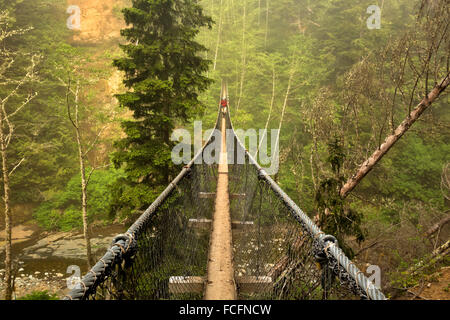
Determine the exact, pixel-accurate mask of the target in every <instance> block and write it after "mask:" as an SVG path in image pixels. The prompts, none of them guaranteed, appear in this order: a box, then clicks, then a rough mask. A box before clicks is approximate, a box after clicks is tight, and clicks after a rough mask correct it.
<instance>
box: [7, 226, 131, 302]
mask: <svg viewBox="0 0 450 320" xmlns="http://www.w3.org/2000/svg"><path fill="white" fill-rule="evenodd" d="M30 230H32V232H31V231H30ZM14 231H23V232H21V233H14ZM123 231H124V226H122V225H110V226H102V227H96V228H94V230H92V235H93V236H92V239H91V246H92V252H93V254H94V256H95V257H96V259H98V258H100V257H101V256H102V255H103V254H104V253H105V251H106V249H107V248H108V247H109V246H110V244H111V241H112V239H113V238H114V236H116V235H117V234H119V233H122V232H123ZM0 237H1V234H0ZM13 237H14V238H15V240H14V241H13V257H14V259H15V260H16V261H18V262H17V263H16V267H15V271H14V274H15V297H16V298H19V297H22V296H24V295H26V294H30V293H32V292H33V291H44V290H46V291H48V293H50V294H56V295H58V296H59V297H63V296H64V295H66V294H67V292H68V291H69V289H68V286H67V279H68V278H70V277H72V276H74V275H75V274H74V269H77V270H79V272H80V275H81V276H82V275H83V274H85V273H86V272H87V267H86V249H85V241H84V237H83V234H82V233H81V232H79V231H77V232H75V231H74V232H55V233H47V232H45V233H44V232H41V231H40V230H38V229H36V228H29V227H24V226H17V227H15V230H13ZM17 237H19V238H20V239H19V238H17ZM0 240H1V238H0ZM3 251H4V245H2V246H1V247H0V255H1V254H2V252H3ZM3 277H4V266H3V258H2V259H1V261H0V280H3ZM2 291H3V281H1V283H0V292H2Z"/></svg>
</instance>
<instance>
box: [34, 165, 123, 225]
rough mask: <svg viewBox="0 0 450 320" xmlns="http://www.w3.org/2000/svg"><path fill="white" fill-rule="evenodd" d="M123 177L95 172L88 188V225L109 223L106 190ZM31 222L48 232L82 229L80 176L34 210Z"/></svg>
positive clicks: (107, 192)
mask: <svg viewBox="0 0 450 320" xmlns="http://www.w3.org/2000/svg"><path fill="white" fill-rule="evenodd" d="M123 176H124V174H123V172H122V171H121V170H115V169H110V170H102V171H94V173H93V174H92V176H91V179H90V181H89V185H88V188H87V191H88V220H89V222H93V221H105V222H106V221H108V208H109V203H110V201H111V195H110V192H109V190H110V188H111V186H112V185H113V184H114V183H115V182H116V181H117V180H118V179H121V178H123ZM34 218H35V219H36V220H37V221H38V223H39V224H40V225H41V226H42V227H44V228H45V229H48V230H63V231H68V230H71V229H75V228H80V227H82V225H83V224H82V219H81V178H80V176H79V175H75V176H74V177H72V179H70V180H69V182H68V183H67V185H66V187H65V189H63V190H61V191H59V192H56V193H55V194H53V196H52V197H51V198H50V199H49V200H47V201H44V202H43V203H42V204H41V205H40V206H39V207H38V208H37V209H36V211H35V213H34Z"/></svg>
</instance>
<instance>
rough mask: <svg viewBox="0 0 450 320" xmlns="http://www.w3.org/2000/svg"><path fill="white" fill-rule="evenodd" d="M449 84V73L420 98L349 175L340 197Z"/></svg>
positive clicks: (352, 186)
mask: <svg viewBox="0 0 450 320" xmlns="http://www.w3.org/2000/svg"><path fill="white" fill-rule="evenodd" d="M449 84H450V73H448V74H447V76H446V77H445V78H444V79H442V81H441V82H439V83H438V84H436V86H435V87H434V88H433V90H431V92H430V93H429V94H428V95H427V96H426V97H424V98H423V99H422V101H421V102H420V103H419V105H418V106H417V107H416V108H415V109H414V110H413V111H411V112H410V113H409V114H408V116H407V117H406V119H405V120H403V122H402V123H401V124H400V125H399V126H398V127H397V129H395V131H394V133H393V134H391V135H389V136H388V137H387V138H386V139H385V140H384V142H383V144H381V146H380V147H379V148H378V149H377V150H375V152H373V153H372V155H371V156H370V157H369V158H368V159H367V160H366V161H364V163H363V164H362V165H361V166H360V167H359V169H358V170H357V171H356V173H355V174H354V175H353V176H352V177H350V178H349V179H348V180H347V182H346V183H345V184H344V185H343V186H342V188H341V189H340V192H339V193H340V196H341V198H342V199H344V198H346V197H347V196H348V195H349V193H350V192H352V190H353V189H354V188H355V187H356V186H357V185H358V184H359V183H360V182H361V180H362V179H363V178H364V177H365V176H366V175H367V174H368V173H369V172H370V171H371V170H372V169H373V168H374V166H375V165H376V164H377V163H378V162H379V161H380V160H381V158H383V156H384V155H385V154H386V153H387V152H388V151H389V150H390V149H391V148H392V146H393V145H394V144H395V143H396V142H397V141H398V140H399V139H400V138H401V137H402V136H403V135H404V134H405V132H406V131H408V129H409V128H410V127H411V126H412V125H413V124H414V122H416V121H417V119H419V117H420V116H421V115H422V113H423V112H424V111H425V110H427V109H428V108H429V107H430V106H431V104H432V103H433V102H434V101H436V99H438V98H439V96H440V95H441V94H442V92H444V91H445V89H446V88H447V87H448V85H449Z"/></svg>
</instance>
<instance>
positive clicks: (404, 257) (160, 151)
mask: <svg viewBox="0 0 450 320" xmlns="http://www.w3.org/2000/svg"><path fill="white" fill-rule="evenodd" d="M112 2H114V3H115V4H116V3H117V4H116V5H117V8H116V10H115V11H116V15H117V17H118V18H120V19H121V20H125V21H126V22H127V23H130V24H132V25H133V26H131V25H130V26H129V29H125V30H124V31H123V32H122V35H123V37H122V38H121V39H115V40H114V41H112V42H111V43H97V44H89V45H88V44H80V43H76V42H74V41H73V40H72V37H73V35H74V34H77V33H76V31H73V30H69V29H67V27H66V20H67V18H68V15H67V13H66V9H67V2H66V1H62V0H57V1H52V0H16V1H2V0H0V12H1V13H0V28H1V32H2V34H1V38H0V42H1V44H2V49H1V52H0V54H1V56H0V59H1V61H0V68H1V69H0V78H1V79H0V102H2V106H4V108H3V109H2V110H0V111H1V112H0V113H1V121H0V127H1V128H0V144H1V145H2V150H1V151H2V155H3V156H4V159H7V161H6V164H7V165H6V166H3V178H2V184H1V185H0V189H1V193H2V195H4V202H5V203H4V204H2V212H1V214H0V217H1V218H2V219H1V220H0V227H1V229H3V228H4V227H6V228H7V229H9V228H10V227H11V226H14V225H17V224H19V223H23V222H25V221H28V220H30V219H32V220H33V221H34V222H37V223H38V224H39V226H40V227H41V228H43V229H45V230H49V231H59V230H64V231H67V230H81V229H82V228H83V225H84V227H85V233H86V234H87V230H86V226H87V225H88V224H89V225H91V224H95V223H111V222H112V221H116V222H123V221H127V223H130V222H132V221H133V219H134V218H135V217H136V215H138V214H139V213H140V212H142V210H143V209H145V207H146V206H147V205H148V204H149V203H151V202H152V201H153V200H154V199H155V198H156V197H157V196H158V194H159V193H160V191H162V190H163V189H164V188H165V186H166V185H167V183H168V182H169V181H170V178H171V177H173V175H174V174H176V173H177V169H178V168H177V167H175V166H173V165H172V164H171V163H168V161H170V149H171V146H172V145H173V142H171V141H170V140H169V137H170V133H171V131H172V130H173V129H174V128H178V127H185V128H188V129H192V126H193V121H195V120H202V121H203V128H204V129H207V128H211V127H213V124H214V123H215V121H216V117H217V104H218V97H219V93H220V86H221V81H222V80H224V81H226V82H227V83H228V88H229V97H230V112H231V118H232V121H233V124H234V126H235V127H236V128H242V129H245V130H246V129H249V128H255V129H264V128H267V129H272V128H278V127H280V128H281V133H280V166H279V167H280V170H279V172H278V173H277V174H276V175H275V176H274V178H275V180H276V181H277V183H279V185H280V186H281V188H283V190H285V191H286V193H288V194H289V196H290V197H291V198H292V199H293V200H294V201H295V202H296V203H298V205H299V206H300V207H301V208H302V210H304V211H305V213H307V214H308V215H309V216H310V217H311V218H313V219H315V221H316V222H317V223H318V224H319V225H320V226H321V228H322V229H324V231H325V232H326V233H330V234H334V235H336V236H337V238H338V240H339V243H340V244H341V247H342V248H344V250H345V252H346V253H347V254H348V255H350V256H351V257H353V258H354V259H355V261H356V262H358V263H361V264H364V265H365V264H376V265H379V266H380V267H381V268H382V270H383V277H382V285H383V286H384V287H386V288H389V289H390V290H392V292H397V291H395V290H397V289H399V290H403V289H404V288H406V287H407V286H408V285H412V284H414V283H417V281H418V280H417V279H416V278H413V277H410V276H409V275H410V274H411V272H410V273H409V274H408V276H405V275H404V274H402V273H401V272H403V271H405V270H408V268H410V267H411V265H413V264H414V263H415V262H417V261H419V260H427V259H428V260H429V258H430V255H432V252H433V250H438V249H439V248H441V249H442V250H441V251H439V254H437V256H442V258H440V260H439V263H442V262H443V263H444V264H445V265H448V247H445V244H446V243H448V237H449V234H450V232H449V226H450V224H449V223H448V222H449V218H448V217H449V204H450V203H449V201H450V200H449V199H450V196H449V193H450V183H449V181H450V178H449V177H450V167H449V163H450V156H449V155H450V146H449V143H448V142H449V141H450V130H449V120H450V113H449V98H448V91H449V89H448V88H447V87H448V85H449V70H450V69H449V68H450V26H449V24H450V6H449V4H448V1H446V0H415V1H411V0H391V1H384V0H373V1H368V0H240V1H232V0H201V1H198V5H199V6H201V8H200V7H197V1H175V0H174V2H175V3H177V4H179V5H180V6H181V4H183V5H184V6H186V7H183V10H181V9H179V10H178V11H171V10H169V9H167V8H166V9H167V10H166V11H167V12H165V11H164V10H162V11H161V12H164V15H163V16H153V15H152V14H151V13H152V12H153V11H152V10H156V9H155V8H154V7H152V6H154V5H155V3H156V2H157V1H144V0H140V1H133V3H135V8H131V5H132V3H131V2H130V1H128V2H127V1H112ZM373 5H375V6H377V8H379V10H380V11H379V13H380V18H381V20H380V25H379V28H373V27H369V25H370V24H371V23H373V14H374V12H375V11H371V10H368V8H369V7H370V6H373ZM124 6H125V7H128V9H126V10H125V11H124V12H121V9H122V8H123V7H124ZM180 8H181V7H180ZM160 9H161V8H158V10H160ZM208 17H211V18H212V21H213V23H212V22H211V21H210V20H209V18H208ZM169 18H170V19H169ZM177 19H180V21H178V20H177ZM168 20H170V21H171V22H173V24H171V25H172V26H174V27H175V29H176V32H175V31H174V33H173V34H172V35H171V37H166V36H165V34H166V32H167V30H166V29H164V28H162V27H161V28H160V26H161V25H163V24H162V22H167V21H168ZM149 21H151V22H154V28H153V29H152V30H151V31H152V33H151V32H149V29H148V28H147V27H146V26H147V25H146V24H147V23H149ZM105 23H107V21H105ZM152 25H153V24H152ZM210 25H211V28H209V26H210ZM8 30H16V31H17V32H14V34H12V35H11V36H8V37H4V35H5V32H8ZM146 32H148V34H152V35H155V34H157V35H159V37H156V38H151V37H150V36H149V37H147V36H148V34H147V33H146ZM181 36H184V37H185V38H183V39H185V42H183V41H184V40H183V41H181V40H180V39H179V38H180V37H181ZM175 40H176V41H175ZM119 43H120V44H121V46H119ZM155 46H157V47H158V50H156V49H155ZM204 49H206V50H204ZM152 50H155V51H152ZM159 56H163V57H164V58H163V59H161V60H158V59H157V57H159ZM149 61H151V63H150V62H149ZM208 61H209V62H208ZM30 63H31V64H32V65H33V71H32V73H29V72H30ZM113 64H114V65H113ZM187 65H189V68H187ZM116 70H119V71H120V79H119V80H120V81H118V82H119V83H121V80H122V79H125V83H124V85H123V86H122V85H121V86H120V89H119V90H117V92H115V93H120V94H119V95H117V96H116V97H117V101H116V98H115V96H114V94H110V93H109V92H108V91H107V90H105V88H104V85H103V84H102V81H103V80H104V79H109V78H110V77H111V76H112V74H113V73H114V72H116ZM27 75H29V77H28V78H29V79H28V80H30V81H28V80H27V81H24V82H23V83H22V84H21V85H20V86H19V89H20V90H17V91H16V92H15V93H14V95H13V96H14V97H12V98H11V99H10V100H9V101H6V102H8V103H6V102H5V103H4V104H3V101H4V99H5V97H8V94H10V93H11V92H12V91H14V88H15V87H16V86H17V84H19V83H20V82H21V81H22V79H25V78H27ZM31 75H32V76H33V77H31ZM31 78H33V79H32V80H33V81H31ZM208 78H209V79H212V80H213V82H211V83H210V82H209V80H208ZM69 79H71V86H70V87H69ZM174 79H175V80H174ZM172 80H173V81H172ZM177 81H178V82H177ZM77 83H79V88H80V94H79V97H77V101H76V102H77V103H78V104H79V110H82V111H80V113H79V114H78V116H79V118H78V121H79V122H78V124H77V125H75V127H74V126H73V125H72V123H71V121H70V119H69V118H68V112H67V106H68V105H67V103H69V105H70V106H72V108H73V107H74V106H75V105H74V103H75V95H74V93H75V90H76V87H77ZM208 84H210V86H209V87H208ZM68 87H69V90H71V91H69V99H67V98H68ZM104 95H109V96H110V98H109V99H110V100H108V99H106V100H105V99H103V98H104ZM102 97H103V98H102ZM24 103H25V104H26V106H25V105H24V106H22V105H23V104H24ZM119 105H120V106H122V107H124V108H120V107H119ZM19 109H20V110H19ZM17 110H19V111H20V112H19V111H17ZM130 110H131V111H130ZM16 111H17V112H16ZM69 111H70V110H69ZM73 112H74V109H72V110H71V111H70V114H72V115H74V113H73ZM130 112H131V113H130ZM11 114H13V116H11V117H10V116H8V115H11ZM9 120H10V125H8V121H9ZM72 120H73V118H72ZM2 121H3V122H2ZM105 125H107V127H106V128H105ZM74 128H75V130H80V132H82V135H81V136H80V137H79V139H78V140H77V139H76V138H75V133H76V132H75V131H74ZM77 128H78V129H77ZM103 128H105V129H103ZM11 129H13V134H11V135H10V136H9V137H8V132H11ZM3 130H6V131H5V132H3ZM269 131H270V130H269ZM2 132H3V133H2ZM269 141H270V137H269ZM5 143H6V144H7V146H6V145H5ZM92 145H94V147H91V146H92ZM80 146H82V147H81V153H80ZM83 149H84V150H83ZM80 154H81V157H80V156H79V155H80ZM81 163H82V164H83V166H85V167H84V168H81V171H80V164H81ZM110 164H111V165H110ZM112 164H114V165H112ZM108 165H109V166H108ZM94 169H96V170H94ZM83 171H85V174H84V175H83V174H81V175H80V172H81V173H83ZM91 174H92V175H91ZM83 176H84V178H83ZM87 177H90V178H91V180H90V183H89V184H87V183H86V178H87ZM5 178H6V179H5ZM8 178H9V179H8ZM83 181H84V182H83ZM83 193H85V194H87V197H86V199H87V200H86V201H85V202H84V207H83V205H82V201H81V200H82V194H83ZM6 194H8V195H6ZM21 205H28V206H30V208H29V209H28V212H26V213H23V212H21V210H20V209H18V208H19V207H20V206H21ZM3 211H4V212H3ZM5 214H6V217H5ZM83 215H84V217H85V219H84V221H83V219H82V217H83ZM5 218H6V219H5ZM9 218H12V220H11V219H9ZM8 219H9V220H8ZM8 224H9V225H8ZM87 238H88V237H87ZM5 240H7V239H5ZM6 242H8V240H7V241H6ZM436 252H437V251H436ZM443 253H444V254H443ZM11 259H12V260H13V257H10V258H9V261H10V262H11ZM446 259H447V260H446ZM428 260H427V261H428ZM433 261H434V260H433ZM423 265H428V264H427V263H423ZM414 272H416V271H414ZM416 273H417V272H416ZM7 281H10V280H7ZM7 295H10V292H9V293H8V292H7Z"/></svg>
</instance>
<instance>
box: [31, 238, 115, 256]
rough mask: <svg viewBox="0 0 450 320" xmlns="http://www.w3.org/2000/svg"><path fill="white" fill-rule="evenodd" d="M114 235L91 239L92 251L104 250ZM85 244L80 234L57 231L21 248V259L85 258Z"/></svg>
mask: <svg viewBox="0 0 450 320" xmlns="http://www.w3.org/2000/svg"><path fill="white" fill-rule="evenodd" d="M113 237H114V236H108V237H98V238H92V239H91V246H92V248H93V251H94V252H95V251H102V252H103V251H105V250H106V249H107V248H108V247H109V245H110V243H111V241H112V239H113ZM85 248H86V246H85V241H84V238H83V235H82V234H78V235H76V234H73V233H70V232H58V233H56V234H52V235H50V236H48V237H46V238H44V239H41V240H39V241H38V242H37V243H36V244H34V245H33V246H31V247H28V248H25V249H24V250H23V253H24V255H23V258H22V259H46V258H49V257H54V258H68V259H85V258H86V249H85Z"/></svg>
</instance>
